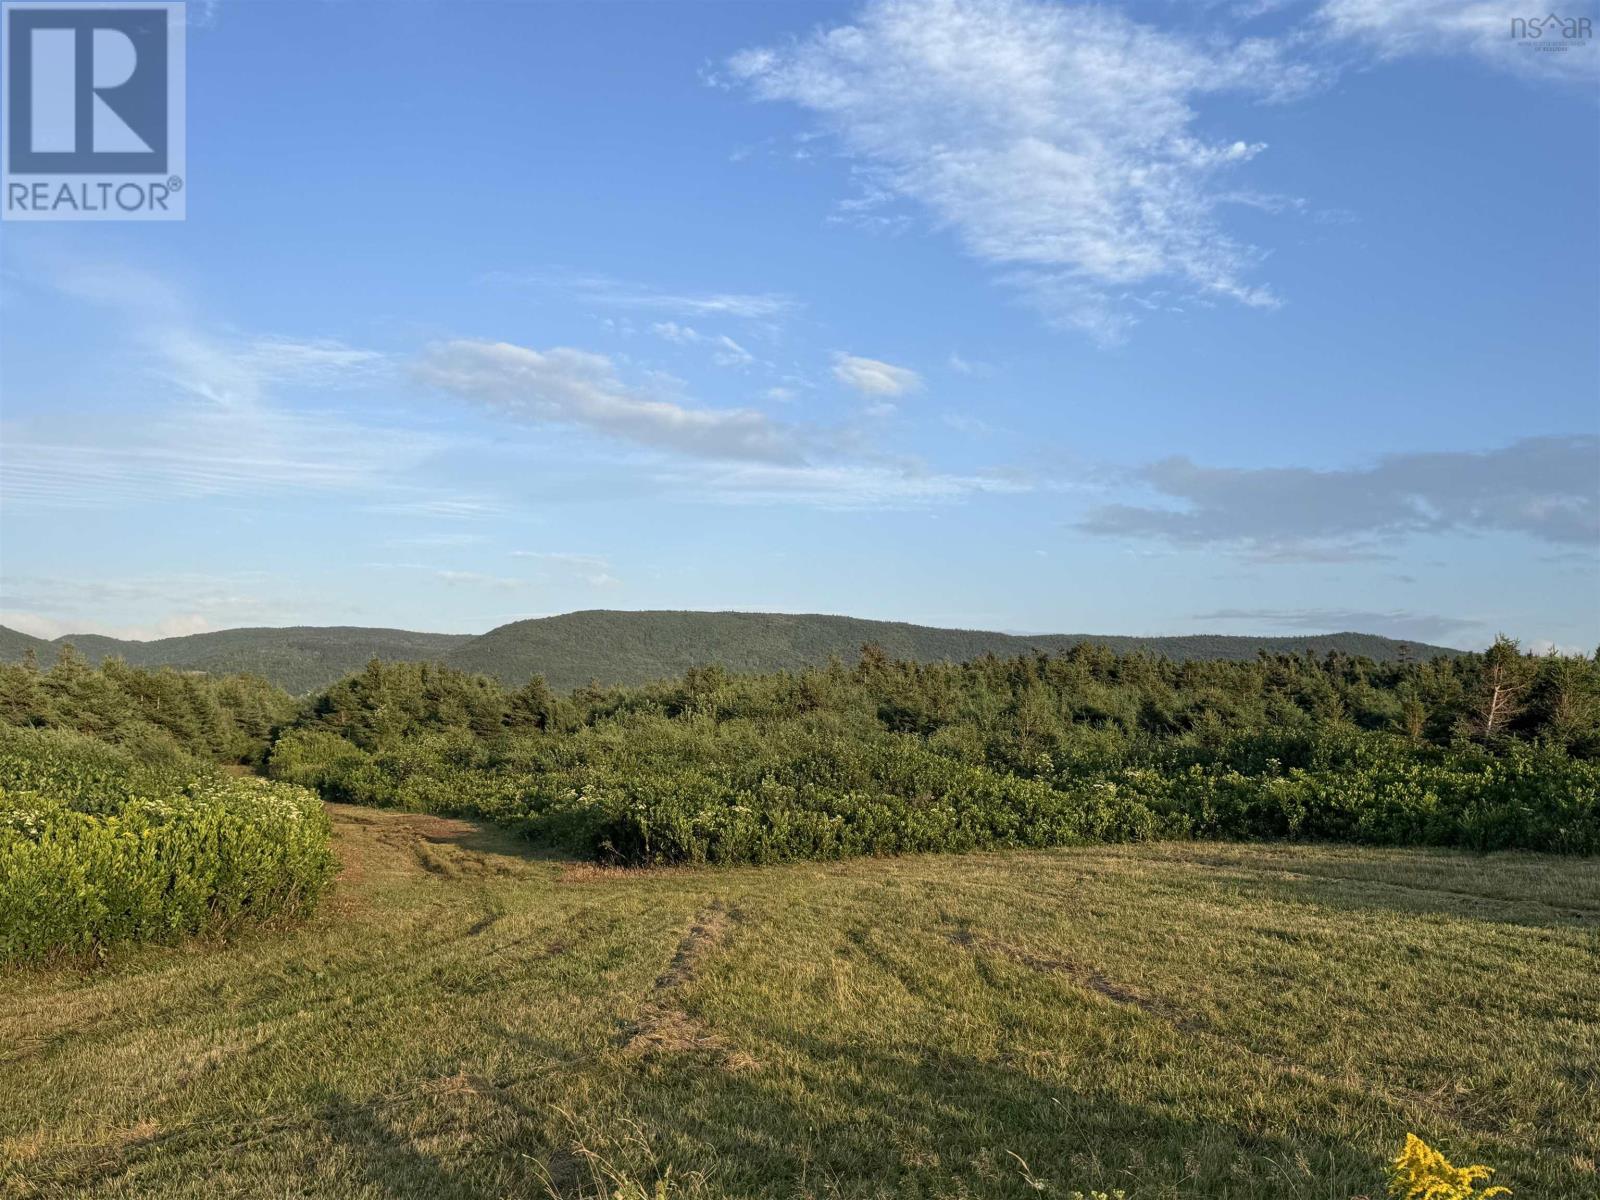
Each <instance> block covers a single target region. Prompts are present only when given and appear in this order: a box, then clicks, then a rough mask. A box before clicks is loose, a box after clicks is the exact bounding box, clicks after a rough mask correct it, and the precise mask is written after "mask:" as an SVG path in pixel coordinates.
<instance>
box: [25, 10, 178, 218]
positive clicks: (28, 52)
mask: <svg viewBox="0 0 1600 1200" xmlns="http://www.w3.org/2000/svg"><path fill="white" fill-rule="evenodd" d="M0 9H3V15H0V38H3V40H4V51H3V54H0V63H3V69H4V73H5V80H4V86H3V87H0V104H3V106H4V115H3V118H0V216H4V218H5V219H6V220H8V221H181V220H183V218H184V215H185V212H186V201H187V199H188V195H187V190H186V187H185V185H186V183H187V176H186V171H187V165H188V164H187V162H186V161H185V157H184V28H185V23H184V22H185V15H184V6H183V4H181V3H163V4H109V3H107V4H39V3H6V4H4V5H0Z"/></svg>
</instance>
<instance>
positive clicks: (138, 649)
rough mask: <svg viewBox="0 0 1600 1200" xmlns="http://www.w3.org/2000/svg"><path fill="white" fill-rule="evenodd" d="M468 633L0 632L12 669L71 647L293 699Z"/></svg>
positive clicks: (439, 650) (451, 643)
mask: <svg viewBox="0 0 1600 1200" xmlns="http://www.w3.org/2000/svg"><path fill="white" fill-rule="evenodd" d="M472 640H474V635H472V634H470V633H412V632H410V631H408V630H404V629H361V628H357V627H352V626H343V625H335V626H327V627H322V626H309V625H307V626H295V627H291V628H288V629H221V630H218V631H217V632H215V633H194V634H189V635H187V636H185V637H170V638H158V639H156V640H154V641H149V642H135V641H128V640H125V639H122V638H111V637H102V636H101V635H99V634H92V633H90V634H77V635H71V634H69V635H68V636H66V637H60V638H57V639H56V640H55V641H53V642H47V641H44V640H42V639H40V638H35V637H29V636H28V635H27V634H25V633H18V632H17V631H16V630H13V629H7V628H5V627H4V626H0V660H4V661H6V662H18V661H20V660H21V659H22V657H23V655H24V654H25V653H26V652H27V651H28V650H29V649H30V648H31V649H32V650H33V652H34V654H35V656H36V657H37V658H38V660H39V662H40V664H41V665H43V666H48V665H49V664H50V663H52V662H54V661H55V657H56V652H57V650H58V648H59V647H60V646H61V644H62V643H63V642H70V643H72V645H73V646H74V647H76V648H77V649H78V650H79V651H80V652H81V653H82V654H83V656H84V657H85V658H87V659H88V660H89V661H90V662H91V663H99V662H102V661H104V660H105V659H107V658H121V659H123V660H124V661H126V662H127V663H129V664H130V665H132V666H136V667H176V668H177V669H178V670H181V671H204V672H206V673H207V674H209V675H229V674H236V673H238V672H242V671H248V672H250V673H252V674H255V675H261V676H263V677H265V678H267V679H269V680H271V681H272V682H273V683H276V684H277V685H278V686H279V687H282V688H286V689H287V690H288V691H291V692H296V693H299V692H310V691H315V690H317V689H318V688H324V687H327V686H328V685H329V684H330V683H333V682H334V681H335V680H337V679H342V678H344V677H345V676H346V675H349V674H351V673H352V672H354V671H359V670H360V669H361V668H362V667H363V666H365V665H366V664H367V663H368V662H369V661H371V660H372V659H374V658H383V659H390V660H393V661H434V660H442V659H445V658H447V657H448V656H449V654H450V652H451V651H452V650H454V649H456V648H457V647H459V646H461V645H462V644H463V643H465V642H470V641H472Z"/></svg>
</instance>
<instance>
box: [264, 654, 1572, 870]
mask: <svg viewBox="0 0 1600 1200" xmlns="http://www.w3.org/2000/svg"><path fill="white" fill-rule="evenodd" d="M1487 660H1488V656H1483V658H1481V659H1471V658H1469V659H1467V660H1465V661H1458V662H1447V663H1439V664H1432V663H1430V664H1422V665H1418V664H1409V665H1398V666H1394V667H1378V666H1375V665H1374V664H1370V663H1362V662H1359V661H1353V662H1352V661H1341V660H1338V659H1337V658H1333V659H1329V660H1325V661H1322V662H1317V661H1312V660H1305V659H1286V660H1285V659H1277V660H1273V659H1266V660H1263V661H1262V662H1261V663H1259V664H1239V663H1208V664H1195V663H1186V664H1172V663H1165V662H1158V661H1154V660H1150V659H1144V658H1131V659H1130V658H1118V657H1117V656H1115V655H1109V654H1107V653H1106V652H1104V651H1099V650H1097V649H1095V648H1092V647H1091V648H1085V649H1084V650H1082V651H1079V652H1075V653H1074V654H1071V655H1068V656H1066V657H1064V658H1059V659H1046V658H1025V659H1018V660H1012V661H1008V662H1001V661H998V660H992V659H990V660H983V661H980V662H976V663H971V664H967V665H965V666H960V667H956V666H920V667H919V666H916V665H913V664H904V663H893V662H889V661H888V660H886V659H884V658H882V656H877V655H873V654H871V653H868V654H866V655H865V656H864V658H863V661H862V664H861V666H860V667H858V668H856V669H854V670H845V669H843V668H842V667H840V668H834V669H831V670H827V671H816V672H805V673H802V674H799V675H788V674H779V675H768V676H729V675H727V674H725V673H723V672H721V671H719V670H717V669H715V668H701V669H697V670H695V671H691V672H689V673H688V674H687V675H686V676H685V677H684V678H683V679H681V680H677V681H672V682H668V683H661V684H655V685H649V686H646V687H642V688H611V689H584V690H581V691H580V692H578V693H575V694H573V695H572V696H570V697H564V698H558V697H552V696H550V695H549V694H548V693H547V692H544V691H542V690H541V689H540V688H539V687H538V686H537V684H535V685H530V687H529V688H525V689H523V691H522V692H519V693H516V694H507V693H504V692H499V693H496V692H495V691H494V690H493V689H492V685H488V684H487V681H485V680H482V679H478V678H473V677H469V676H464V675H460V674H459V673H456V672H451V671H447V670H444V669H441V668H419V667H414V666H406V665H395V666H384V665H381V664H373V665H372V666H370V667H369V668H368V669H367V670H366V671H364V672H362V673H361V674H360V675H358V676H354V677H352V678H351V679H349V680H346V681H345V682H344V683H343V684H341V685H340V686H339V687H338V688H337V689H333V690H330V692H328V693H326V694H325V695H324V696H323V697H321V698H319V699H318V700H317V701H316V702H315V703H314V704H312V705H311V706H310V707H309V708H308V710H307V712H306V713H305V714H304V715H303V717H302V718H301V720H300V722H299V723H298V725H297V726H296V727H295V728H292V729H290V730H288V731H287V732H285V733H284V734H283V735H282V736H281V737H280V738H279V739H278V742H277V744H276V746H275V747H274V750H273V752H272V757H271V770H272V772H273V774H274V775H275V776H276V777H278V778H282V779H287V780H291V781H293V782H297V783H302V784H304V785H306V786H309V787H314V788H316V789H318V790H319V791H320V792H321V793H322V794H323V795H324V796H326V797H327V798H329V799H337V800H344V801H349V802H353V803H365V804H381V805H393V806H398V807H403V808H410V809H419V810H424V811H437V812H450V813H459V814H471V815H478V816H485V817H489V818H492V819H496V820H502V821H512V822H516V823H520V824H521V825H522V826H523V827H524V828H525V829H526V830H527V831H528V832H529V833H530V834H531V835H532V836H535V837H537V838H539V839H540V840H543V841H547V842H551V843H555V844H560V845H564V846H567V847H570V848H573V849H576V850H578V851H580V852H582V853H585V854H590V855H593V856H595V857H598V858H602V859H614V860H620V861H624V862H632V863H662V862H773V861H782V860H788V859H799V858H830V857H838V856H842V855H851V854H887V853H901V852H907V851H918V850H967V849H977V848H985V847H1004V846H1050V845H1063V844H1070V843H1074V842H1085V841H1117V840H1133V839H1139V838H1149V837H1187V836H1194V837H1219V838H1315V839H1337V840H1346V841H1359V842H1369V843H1381V844H1389V845H1416V844H1428V845H1444V846H1462V847H1471V848H1477V849H1499V848H1508V847H1521V848H1526V849H1536V850H1553V851H1563V852H1572V853H1595V852H1600V801H1597V792H1600V763H1597V762H1596V761H1595V760H1594V759H1593V758H1592V757H1590V756H1588V755H1587V749H1586V748H1587V747H1589V746H1590V745H1592V744H1593V724H1594V707H1593V697H1594V695H1595V691H1596V689H1595V667H1594V664H1592V663H1590V662H1588V661H1584V660H1579V661H1574V660H1532V659H1525V658H1522V657H1520V656H1516V655H1514V654H1513V655H1512V656H1511V657H1510V659H1509V660H1506V661H1509V662H1510V664H1511V666H1510V668H1509V673H1508V675H1507V676H1506V678H1509V679H1510V680H1511V682H1509V683H1506V682H1504V681H1502V682H1501V683H1498V684H1494V683H1488V682H1486V680H1487V678H1488V669H1489V666H1490V664H1489V662H1488V661H1487ZM1541 682H1542V683H1543V684H1544V686H1545V689H1546V691H1547V692H1549V691H1551V690H1554V691H1555V692H1558V693H1559V694H1560V696H1561V697H1563V698H1562V699H1561V701H1560V703H1559V704H1558V705H1550V706H1547V707H1549V709H1550V711H1552V712H1560V713H1562V714H1564V716H1563V719H1562V721H1561V722H1559V723H1557V722H1552V721H1550V720H1549V719H1547V718H1546V717H1544V716H1541V715H1540V713H1538V712H1534V711H1531V709H1532V706H1533V704H1534V703H1535V700H1534V699H1533V698H1534V697H1537V696H1538V695H1539V694H1540V690H1539V685H1540V684H1541ZM1496 686H1498V687H1501V688H1502V689H1505V688H1515V689H1516V691H1515V692H1514V693H1510V694H1512V695H1513V697H1514V698H1516V699H1517V700H1518V703H1514V704H1505V703H1502V704H1501V706H1500V708H1499V710H1498V713H1499V722H1500V723H1499V725H1498V727H1497V728H1480V727H1476V726H1475V722H1477V721H1478V720H1479V717H1478V716H1477V715H1476V714H1478V713H1479V712H1480V710H1481V709H1482V707H1483V706H1482V705H1481V704H1479V700H1480V698H1481V696H1482V694H1483V692H1484V690H1485V689H1486V688H1488V687H1496ZM1524 698H1526V699H1525V700H1524ZM1430 730H1431V731H1432V732H1431V733H1430Z"/></svg>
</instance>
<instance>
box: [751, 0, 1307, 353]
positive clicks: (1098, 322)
mask: <svg viewBox="0 0 1600 1200" xmlns="http://www.w3.org/2000/svg"><path fill="white" fill-rule="evenodd" d="M728 69H729V71H730V73H731V75H732V77H733V78H734V80H736V81H738V82H740V83H742V84H743V85H745V86H746V87H748V89H749V90H750V91H751V92H752V93H753V94H754V95H755V96H756V97H758V98H760V99H764V100H782V101H790V102H793V103H795V104H798V105H801V106H802V107H804V108H807V109H809V110H811V111H812V112H814V113H817V114H818V115H819V116H820V117H821V118H822V119H823V120H824V121H825V122H826V123H827V124H828V125H829V126H830V127H831V128H832V129H833V130H834V131H835V132H837V134H838V135H839V138H840V140H841V143H842V146H843V149H844V151H845V153H847V154H848V155H849V156H851V157H852V158H853V159H855V160H857V161H858V163H860V164H862V167H863V169H864V170H865V171H866V172H867V173H868V176H869V178H870V180H871V181H872V185H873V186H874V187H875V188H876V189H877V190H878V192H879V193H880V194H881V195H882V196H884V197H894V198H898V199H899V200H908V201H911V202H914V203H915V204H916V205H918V206H920V207H921V208H923V209H924V210H926V211H927V212H928V213H929V214H931V216H932V217H933V219H934V221H935V222H936V223H937V224H938V225H939V226H941V227H944V228H948V229H949V230H951V231H952V232H953V233H954V234H955V235H956V236H957V237H958V238H959V239H960V241H961V243H962V245H963V246H964V247H965V248H966V250H967V251H968V252H969V253H971V254H972V255H973V256H975V257H976V258H978V259H979V260H981V261H983V262H986V263H989V264H991V265H993V266H995V267H997V268H1000V269H1001V270H1002V272H1003V275H1004V277H1005V278H1007V279H1009V280H1010V281H1011V282H1012V283H1013V284H1015V285H1016V286H1018V287H1020V288H1022V289H1023V290H1024V291H1025V292H1026V293H1027V294H1028V295H1029V296H1030V297H1031V298H1032V299H1033V301H1034V302H1035V303H1036V304H1038V305H1039V307H1040V308H1041V309H1043V310H1044V311H1045V313H1046V314H1047V315H1048V317H1049V318H1050V319H1051V320H1054V321H1057V322H1060V323H1062V324H1065V325H1069V326H1073V327H1076V328H1079V329H1083V330H1085V331H1087V332H1089V333H1091V334H1092V335H1094V336H1095V337H1097V338H1100V339H1101V340H1105V341H1111V340H1116V339H1117V338H1118V337H1120V336H1121V335H1122V334H1123V333H1124V332H1125V331H1126V329H1127V327H1128V326H1129V324H1130V323H1131V317H1130V316H1129V315H1128V314H1127V313H1126V312H1125V311H1124V310H1123V308H1122V307H1121V305H1120V303H1119V301H1118V297H1119V295H1121V294H1122V293H1124V292H1128V291H1138V290H1139V289H1143V288H1148V287H1151V286H1153V285H1155V284H1156V283H1157V282H1158V281H1162V282H1165V283H1167V284H1168V285H1171V286H1182V287H1185V288H1187V289H1189V290H1192V291H1196V292H1199V293H1204V294H1210V295H1216V296H1225V297H1229V298H1231V299H1234V300H1237V301H1239V302H1241V303H1244V304H1248V305H1268V304H1271V303H1274V300H1273V297H1272V295H1271V293H1270V292H1268V291H1267V290H1266V289H1265V288H1263V287H1261V286H1259V285H1255V284H1252V283H1249V282H1248V281H1247V273H1248V270H1249V268H1250V266H1251V264H1252V263H1253V261H1254V259H1255V257H1256V255H1255V254H1254V252H1253V251H1251V250H1250V249H1249V248H1248V247H1246V246H1243V245H1241V244H1239V243H1237V242H1235V241H1234V240H1232V239H1231V238H1229V237H1228V236H1227V235H1226V234H1225V233H1224V232H1223V231H1222V230H1221V229H1220V228H1219V227H1218V224H1217V222H1216V221H1215V219H1214V209H1215V207H1216V204H1217V196H1216V195H1215V194H1214V191H1213V186H1212V185H1213V181H1214V180H1215V179H1216V178H1217V177H1218V176H1219V175H1221V174H1223V173H1225V172H1228V171H1230V170H1232V169H1233V168H1235V167H1237V166H1238V165H1239V164H1241V163H1244V162H1246V161H1248V160H1249V159H1250V158H1252V157H1254V156H1255V155H1256V154H1257V153H1258V152H1259V151H1260V150H1261V149H1262V148H1263V147H1262V146H1261V145H1260V144H1258V143H1256V142H1254V141H1249V140H1245V139H1242V138H1234V139H1232V140H1227V139H1223V140H1210V139H1205V138H1202V137H1201V136H1199V135H1198V134H1197V133H1196V132H1195V131H1194V124H1195V119H1196V113H1195V110H1194V107H1193V106H1194V103H1195V101H1197V100H1198V99H1200V98H1202V97H1206V96H1209V95H1214V94H1217V93H1223V92H1243V93H1254V94H1256V95H1258V96H1265V97H1268V98H1281V97H1286V96H1289V95H1292V94H1294V93H1297V92H1299V91H1302V90H1304V89H1306V88H1307V87H1309V86H1310V85H1311V84H1312V83H1313V82H1314V80H1315V78H1316V74H1315V72H1314V71H1313V70H1312V69H1311V68H1309V67H1307V66H1304V65H1297V64H1293V63H1290V62H1287V61H1285V60H1284V59H1283V58H1282V57H1280V55H1279V53H1278V51H1277V49H1276V48H1275V47H1274V46H1273V45H1272V44H1271V43H1268V42H1266V41H1262V40H1259V39H1251V40H1245V41H1237V42H1234V43H1232V44H1222V43H1220V42H1201V41H1199V40H1197V39H1191V38H1186V37H1183V36H1179V35H1175V34H1170V33H1164V32H1161V31H1158V30H1156V29H1153V28H1151V27H1149V26H1146V25H1141V24H1139V23H1137V22H1135V21H1133V20H1131V19H1129V18H1128V17H1126V16H1124V15H1122V14H1121V13H1119V12H1117V11H1115V10H1113V9H1109V8H1103V7H1098V6H1068V5H1057V4H1046V3H1041V2H1038V0H879V2H876V3H872V4H869V5H868V6H867V7H866V9H865V10H864V11H863V12H862V13H861V15H860V17H859V18H858V19H857V21H856V22H855V23H854V24H851V25H841V26H837V27H834V28H827V29H822V30H820V31H818V32H817V33H815V34H813V35H812V36H810V37H808V38H805V39H803V40H800V41H797V42H793V43H790V44H787V45H783V46H780V47H777V48H766V49H756V50H747V51H744V52H742V53H740V54H737V55H735V56H734V57H733V58H732V59H731V60H730V61H729V63H728Z"/></svg>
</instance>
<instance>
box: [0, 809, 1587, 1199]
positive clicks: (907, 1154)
mask: <svg viewBox="0 0 1600 1200" xmlns="http://www.w3.org/2000/svg"><path fill="white" fill-rule="evenodd" d="M334 820H335V828H336V833H337V842H338V849H339V852H340V855H341V857H342V859H343V862H344V873H343V875H342V876H341V879H340V881H339V883H338V885H337V886H336V888H335V890H334V891H333V893H332V895H331V897H330V899H329V900H328V901H326V902H325V904H324V906H323V908H322V910H321V911H320V912H319V914H318V915H317V916H316V917H315V918H314V919H313V920H312V921H310V922H309V923H308V924H306V925H303V926H300V927H297V928H289V929H283V928H279V929H272V928H268V929H264V930H260V931H257V932H253V933H250V934H248V935H245V936H243V937H241V938H237V939H235V940H234V941H232V942H230V943H228V944H227V945H221V944H215V943H206V942H195V943H191V944H189V945H186V946H184V947H181V948H177V949H133V950H126V951H119V952H117V953H116V954H115V955H114V956H113V958H112V959H111V961H110V962H109V963H108V964H106V965H104V966H102V967H100V968H97V969H95V970H92V971H83V970H57V971H53V972H49V973H40V972H36V971H35V972H25V971H12V972H9V973H5V974H0V997H3V1003H0V1094H3V1095H4V1096H5V1097H6V1101H5V1103H3V1104H0V1180H3V1182H0V1195H4V1196H8V1197H10V1196H79V1195H86V1196H130V1197H131V1196H139V1197H150V1196H160V1197H206V1198H208V1200H209V1198H214V1197H221V1196H249V1197H301V1196H317V1197H322V1196H329V1197H373V1198H377V1197H402V1196H407V1197H430V1198H440V1200H447V1198H450V1197H524V1196H547V1195H552V1194H553V1195H557V1196H580V1195H594V1194H602V1195H604V1194H608V1193H611V1194H622V1195H626V1194H629V1193H628V1192H627V1191H626V1190H625V1188H624V1181H640V1182H643V1183H644V1184H646V1185H647V1186H648V1185H653V1184H654V1183H655V1182H656V1181H657V1180H658V1179H661V1178H663V1177H665V1178H667V1179H669V1181H670V1188H669V1190H668V1192H667V1194H668V1195H671V1196H678V1195H687V1196H700V1195H704V1196H718V1197H721V1196H730V1197H731V1196H741V1197H742V1196H771V1197H798V1196H819V1197H821V1196H896V1197H898V1196H913V1197H915V1196H926V1197H932V1196H950V1197H960V1196H997V1197H999V1196H1016V1197H1021V1196H1032V1195H1038V1194H1040V1193H1041V1190H1043V1194H1045V1195H1069V1194H1070V1193H1071V1192H1072V1190H1073V1189H1075V1188H1076V1189H1083V1190H1085V1191H1087V1190H1089V1189H1091V1188H1104V1189H1110V1188H1124V1189H1126V1190H1127V1192H1128V1194H1129V1195H1130V1197H1139V1198H1144V1197H1152V1198H1154V1197H1202V1196H1204V1197H1212V1196H1217V1197H1236V1198H1241V1200H1242V1198H1246V1197H1250V1198H1262V1200H1266V1198H1269V1197H1270V1198H1280V1197H1308V1198H1309V1197H1317V1198H1339V1200H1348V1198H1349V1197H1354V1196H1362V1195H1368V1196H1378V1195H1381V1194H1382V1191H1383V1180H1384V1175H1383V1168H1384V1164H1385V1162H1386V1160H1387V1159H1389V1158H1390V1157H1391V1156H1392V1155H1393V1153H1394V1151H1395V1150H1396V1148H1397V1147H1398V1146H1399V1144H1400V1142H1401V1141H1402V1139H1403V1138H1404V1135H1405V1134H1406V1132H1407V1131H1415V1132H1417V1133H1419V1134H1421V1135H1422V1136H1423V1137H1424V1138H1426V1139H1427V1140H1428V1141H1430V1142H1432V1143H1434V1144H1436V1145H1438V1146H1439V1147H1440V1148H1441V1149H1443V1150H1444V1151H1445V1152H1446V1153H1447V1154H1449V1155H1450V1156H1451V1157H1452V1158H1453V1159H1455V1160H1456V1161H1458V1162H1460V1161H1463V1160H1467V1161H1480V1162H1486V1163H1489V1164H1491V1165H1494V1166H1496V1167H1498V1168H1499V1173H1498V1175H1497V1177H1496V1182H1499V1183H1504V1184H1507V1185H1508V1186H1510V1187H1512V1188H1513V1189H1515V1192H1516V1195H1517V1196H1518V1197H1520V1198H1522V1200H1534V1198H1543V1197H1548V1198H1552V1200H1570V1198H1587V1197H1594V1196H1600V1176H1597V1174H1596V1165H1597V1159H1600V862H1597V861H1596V860H1594V859H1557V858H1549V857H1542V856H1535V855H1527V854H1500V855H1493V856H1489V857H1474V856H1468V855H1464V854H1454V853H1432V852H1419V851H1375V850H1364V849H1361V850H1358V849H1343V848H1307V847H1289V846H1259V845H1258V846H1243V845H1221V844H1214V843H1212V844H1208V843H1198V844H1195V843H1191V844H1154V845H1138V846H1125V847H1124V846H1114V847H1112V846H1106V847H1094V848H1090V849H1079V850H1060V851H1050V852H1035V853H1004V854H986V855H971V856H965V857H925V858H911V859H901V860H893V861H885V860H870V859H869V860H858V861H851V862H846V863H838V864H822V863H813V864H803V865H795V866H786V867H769V868H752V869H734V870H695V871H687V870H685V871H661V872H650V873H617V872H606V871H602V870H599V869H596V868H593V867H586V866H580V865H578V864H575V863H570V862H565V861H561V860H557V859H553V858H549V857H544V856H540V855H538V854H535V853H531V852H529V851H528V850H527V849H526V848H525V847H524V846H523V845H522V844H521V843H518V842H516V841H514V840H511V839H510V838H508V837H507V836H505V835H503V834H501V833H499V832H496V831H493V830H489V829H481V828H479V827H476V826H473V825H470V824H468V823H465V822H457V821H445V820H441V819H438V818H434V817H423V816H415V815H407V814H401V813H392V812H382V811H377V810H367V809H350V808H339V809H336V810H334ZM647 1194H653V1193H647Z"/></svg>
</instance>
